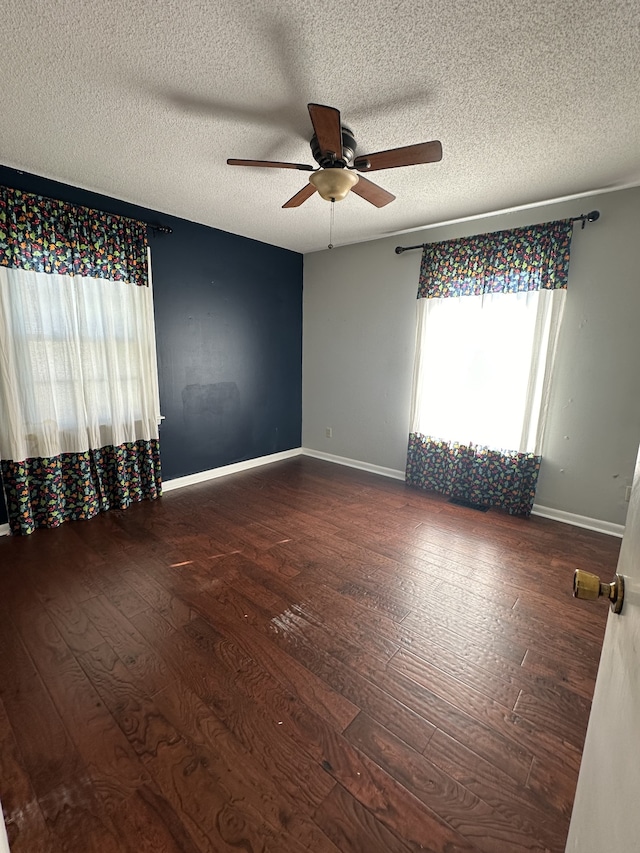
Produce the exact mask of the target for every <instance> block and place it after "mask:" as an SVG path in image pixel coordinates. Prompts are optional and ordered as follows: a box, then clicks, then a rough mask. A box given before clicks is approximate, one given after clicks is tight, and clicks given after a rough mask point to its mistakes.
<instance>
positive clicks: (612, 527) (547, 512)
mask: <svg viewBox="0 0 640 853" xmlns="http://www.w3.org/2000/svg"><path fill="white" fill-rule="evenodd" d="M531 514H532V515H539V516H540V518H550V519H551V520H552V521H561V522H562V523H563V524H573V526H574V527H584V528H585V529H586V530H595V531H596V533H607V534H608V535H609V536H617V537H619V538H620V539H622V537H623V536H624V524H614V523H613V522H612V521H602V520H601V519H599V518H589V516H587V515H576V513H574V512H565V511H564V510H563V509H553V508H552V507H548V506H539V505H538V504H534V505H533V510H532V513H531Z"/></svg>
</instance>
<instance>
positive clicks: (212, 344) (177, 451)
mask: <svg viewBox="0 0 640 853" xmlns="http://www.w3.org/2000/svg"><path fill="white" fill-rule="evenodd" d="M0 184H3V185H5V186H11V187H16V188H17V189H23V190H26V191H28V192H35V193H38V194H40V195H45V196H50V197H52V198H59V199H62V200H64V201H69V202H71V203H74V204H81V205H86V206H87V207H93V208H97V209H99V210H106V211H109V212H112V213H116V214H121V215H123V216H131V217H134V218H137V219H141V220H143V221H145V222H152V223H157V222H161V223H162V224H165V225H169V226H170V227H171V228H173V234H170V235H155V236H154V235H153V233H152V232H149V243H150V245H151V253H152V268H153V289H154V306H155V321H156V339H157V349H158V373H159V380H160V404H161V409H162V414H163V415H164V416H165V421H164V422H163V424H162V427H161V430H160V447H161V453H162V473H163V478H164V479H165V480H170V479H172V478H174V477H180V476H183V475H185V474H193V473H196V472H199V471H206V470H207V469H209V468H218V467H220V466H222V465H228V464H230V463H233V462H239V461H243V460H246V459H255V458H257V457H259V456H265V455H267V454H270V453H277V452H279V451H282V450H290V449H292V448H294V447H299V446H300V441H301V424H302V255H300V254H298V253H296V252H291V251H288V250H286V249H279V248H277V247H275V246H270V245H268V244H266V243H260V242H258V241H256V240H249V239H248V238H246V237H239V236H237V235H235V234H229V233H227V232H225V231H219V230H217V229H215V228H209V227H207V226H205V225H199V224H197V223H194V222H188V221H187V220H184V219H178V218H177V217H173V216H167V215H166V214H162V213H158V212H156V211H152V210H148V209H145V208H142V207H138V206H135V205H131V204H128V203H126V202H123V201H119V200H117V199H112V198H109V197H108V196H103V195H97V194H96V193H92V192H88V191H86V190H81V189H78V188H76V187H71V186H68V185H66V184H61V183H57V182H55V181H50V180H47V179H45V178H40V177H38V176H36V175H30V174H27V173H21V172H17V171H16V170H14V169H9V168H7V167H4V166H0ZM248 203H250V202H248ZM3 521H6V513H5V510H4V506H2V501H1V500H0V523H2V522H3Z"/></svg>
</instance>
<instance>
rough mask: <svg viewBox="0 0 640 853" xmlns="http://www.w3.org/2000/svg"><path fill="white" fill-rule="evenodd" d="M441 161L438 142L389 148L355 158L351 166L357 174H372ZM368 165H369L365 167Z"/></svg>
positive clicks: (440, 147)
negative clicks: (399, 167) (382, 170)
mask: <svg viewBox="0 0 640 853" xmlns="http://www.w3.org/2000/svg"><path fill="white" fill-rule="evenodd" d="M438 160H442V145H441V144H440V142H438V140H437V139H436V140H434V141H433V142H419V143H418V144H417V145H406V146H405V147H404V148H390V149H389V150H388V151H377V152H376V153H375V154H365V155H363V156H362V157H356V159H355V160H354V161H353V165H354V166H355V167H356V169H357V170H358V171H359V172H374V171H377V170H378V169H396V168H397V167H398V166H417V165H418V164H420V163H437V162H438ZM367 164H369V165H367Z"/></svg>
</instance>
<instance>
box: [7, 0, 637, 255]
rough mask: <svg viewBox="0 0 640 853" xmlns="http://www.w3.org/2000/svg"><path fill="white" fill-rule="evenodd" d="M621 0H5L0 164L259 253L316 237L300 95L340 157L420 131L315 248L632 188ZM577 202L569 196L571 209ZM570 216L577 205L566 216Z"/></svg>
mask: <svg viewBox="0 0 640 853" xmlns="http://www.w3.org/2000/svg"><path fill="white" fill-rule="evenodd" d="M639 45H640V3H638V2H637V0H629V2H623V0H574V2H568V0H539V2H536V0H485V2H475V0H430V2H417V0H360V2H359V3H345V2H337V0H326V1H325V2H323V0H317V2H315V3H311V2H309V1H308V0H271V2H258V1H257V0H255V2H250V0H234V2H228V1H227V0H218V2H215V0H209V2H206V0H155V2H154V0H137V2H135V3H134V2H133V1H132V0H101V2H99V3H98V2H91V0H51V2H48V3H43V2H41V0H9V2H8V3H4V4H2V6H1V7H0V104H1V107H2V113H1V117H0V162H1V163H3V164H4V165H7V166H12V167H15V168H18V169H23V170H25V171H30V172H35V173H36V174H40V175H44V176H46V177H50V178H54V179H56V180H59V181H64V182H66V183H70V184H73V185H76V186H80V187H84V188H87V189H91V190H95V191H97V192H101V193H106V194H107V195H110V196H115V197H117V198H121V199H125V200H127V201H132V202H135V203H137V204H141V205H144V206H145V207H150V208H154V209H156V210H160V211H163V212H166V213H172V214H175V215H177V216H181V217H184V218H186V219H190V220H193V221H196V222H202V223H205V224H207V225H211V226H214V227H216V228H222V229H224V230H226V231H231V232H234V233H236V234H242V235H246V236H248V237H253V238H255V239H258V240H262V241H265V242H268V243H273V244H275V245H278V246H284V247H287V248H290V249H295V250H297V251H300V252H309V251H313V250H316V249H321V248H324V247H326V245H327V243H328V238H329V213H330V203H328V202H325V201H323V200H322V199H321V198H320V197H319V196H318V195H317V194H316V195H314V196H313V197H312V198H311V199H310V200H309V201H307V202H306V203H305V204H304V205H303V206H302V207H300V208H297V209H292V210H282V207H281V206H282V204H283V203H284V202H285V201H286V200H287V199H288V198H290V197H291V196H292V195H293V194H294V193H295V192H297V190H298V189H300V188H301V187H302V186H303V185H304V184H305V182H306V180H307V178H308V174H306V173H304V172H298V171H293V170H276V169H254V168H237V167H236V168H234V167H231V166H227V165H226V159H227V157H237V158H249V159H254V158H255V159H276V160H285V161H293V162H301V163H310V164H313V163H314V161H313V159H312V157H311V153H310V150H309V145H308V141H309V139H310V137H311V134H312V131H311V124H310V121H309V116H308V113H307V108H306V105H307V103H308V102H316V103H321V104H328V105H330V106H334V107H337V108H338V109H340V111H341V113H342V120H343V122H344V123H346V124H348V125H349V126H350V127H351V128H352V129H353V131H354V133H355V136H356V139H357V142H358V153H359V154H366V153H371V152H374V151H378V150H382V149H386V148H393V147H396V146H401V145H410V144H413V143H416V142H423V141H427V140H431V139H439V140H441V142H442V146H443V159H442V162H440V163H436V164H430V165H423V166H410V167H405V168H401V169H395V170H384V171H378V172H376V173H372V174H371V175H370V176H369V177H370V179H371V180H375V181H376V182H377V183H379V184H380V185H382V186H383V187H385V188H386V189H387V190H389V191H391V192H392V193H394V194H395V195H396V196H397V200H396V201H394V202H393V203H392V204H390V205H388V206H387V207H385V208H382V209H377V208H374V207H373V206H371V205H369V204H368V203H367V202H365V201H364V200H363V199H361V198H359V197H357V196H355V195H351V196H348V197H347V199H346V200H345V201H343V202H340V203H337V204H336V205H335V230H334V243H335V244H336V245H339V244H342V243H351V242H357V241H361V240H367V239H374V238H376V237H381V236H386V235H388V234H392V233H395V232H398V231H402V230H408V229H412V228H418V227H420V226H426V225H430V224H434V223H437V222H443V221H447V220H451V219H456V218H460V217H465V216H470V215H475V214H480V213H485V212H490V211H495V210H500V209H505V208H510V207H514V206H519V205H524V204H531V203H535V202H541V201H545V200H548V199H554V198H559V197H563V196H567V195H572V194H577V193H583V192H587V191H592V190H598V189H603V188H616V187H620V186H628V185H633V184H638V183H640V145H639V140H640V47H639ZM576 209H577V208H576ZM578 212H580V211H578Z"/></svg>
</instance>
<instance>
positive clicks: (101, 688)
mask: <svg viewBox="0 0 640 853" xmlns="http://www.w3.org/2000/svg"><path fill="white" fill-rule="evenodd" d="M618 549H619V540H617V539H615V538H612V537H608V536H604V535H601V534H596V533H592V532H589V531H586V530H580V529H578V528H573V527H569V526H567V525H562V524H559V523H556V522H552V521H547V520H544V519H539V518H531V519H530V520H528V521H524V520H522V519H514V518H510V517H508V516H506V515H502V514H500V513H496V512H489V513H486V514H485V513H481V512H477V511H474V510H472V509H465V508H462V507H459V506H453V505H451V504H449V503H447V501H446V499H444V498H442V497H440V496H434V495H429V494H426V493H423V492H419V491H417V490H414V489H410V488H408V487H406V486H405V485H404V484H403V483H400V482H395V481H391V480H386V479H383V478H381V477H377V476H375V475H371V474H366V473H363V472H359V471H354V470H351V469H346V468H341V467H339V466H336V465H332V464H330V463H324V462H320V461H317V460H313V459H309V458H303V457H299V458H296V459H292V460H290V461H288V462H283V463H278V464H275V465H271V466H269V467H264V468H258V469H254V470H253V471H250V472H247V473H243V474H238V475H234V476H230V477H226V478H224V479H220V480H216V481H212V482H210V483H206V484H202V485H199V486H192V487H189V488H185V489H181V490H179V491H174V492H170V493H168V494H167V495H166V496H165V497H163V498H162V499H161V500H160V501H158V502H155V503H142V504H137V505H135V506H133V507H131V508H130V509H129V510H128V511H126V512H110V513H106V514H104V515H103V516H101V517H99V518H96V519H94V520H92V521H89V522H74V523H69V524H66V525H64V526H63V527H61V528H59V529H58V530H40V531H37V532H36V533H34V534H33V535H32V536H30V537H25V538H18V537H14V538H8V537H7V538H4V539H2V540H0V566H1V571H0V700H1V701H0V799H1V800H2V804H3V807H4V812H5V817H6V820H7V830H8V834H9V839H10V843H11V849H12V853H41V851H42V853H49V851H51V853H59V851H69V853H87V851H96V853H111V852H112V851H135V853H141V851H154V853H165V851H166V853H168V852H169V851H175V853H201V851H215V853H218V851H222V852H224V851H238V850H241V851H273V852H274V853H275V851H277V853H294V851H296V853H297V851H304V850H310V851H314V853H329V851H331V853H337V851H343V853H383V852H384V853H407V851H437V853H454V851H460V853H462V851H464V853H472V851H484V853H499V852H500V853H502V851H508V853H517V851H529V853H533V851H552V853H561V851H563V850H564V844H565V839H566V834H567V829H568V822H569V816H570V812H571V805H572V801H573V796H574V791H575V785H576V780H577V773H578V766H579V762H580V754H581V749H582V746H583V741H584V735H585V731H586V725H587V718H588V715H589V708H590V701H591V697H592V692H593V686H594V678H595V674H596V670H597V666H598V659H599V656H600V647H601V642H602V637H603V632H604V625H605V621H606V615H607V608H606V607H605V606H604V605H599V604H597V603H596V604H585V603H583V602H579V601H576V600H574V599H573V598H572V595H571V583H572V575H573V570H574V568H575V567H576V566H581V567H582V568H584V569H587V570H590V571H595V572H598V573H602V574H603V575H605V576H607V577H608V576H609V575H611V574H612V573H613V571H614V569H615V566H616V561H617V554H618Z"/></svg>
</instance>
